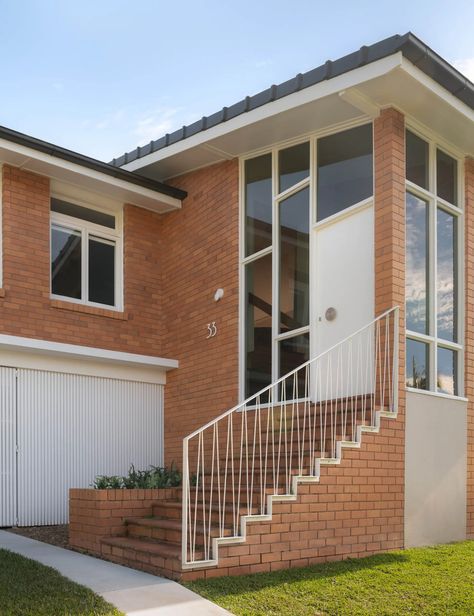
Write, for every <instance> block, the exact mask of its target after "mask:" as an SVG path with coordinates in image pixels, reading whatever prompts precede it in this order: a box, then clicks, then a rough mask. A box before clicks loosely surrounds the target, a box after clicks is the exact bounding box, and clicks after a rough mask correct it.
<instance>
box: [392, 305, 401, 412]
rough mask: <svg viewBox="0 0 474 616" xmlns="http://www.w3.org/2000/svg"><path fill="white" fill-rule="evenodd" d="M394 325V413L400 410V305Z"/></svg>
mask: <svg viewBox="0 0 474 616" xmlns="http://www.w3.org/2000/svg"><path fill="white" fill-rule="evenodd" d="M393 318H394V325H393V338H394V340H393V379H392V387H393V408H392V411H393V412H394V413H397V412H398V390H399V387H400V383H399V361H400V357H399V353H400V339H399V336H400V308H399V306H396V307H395V310H394V313H393Z"/></svg>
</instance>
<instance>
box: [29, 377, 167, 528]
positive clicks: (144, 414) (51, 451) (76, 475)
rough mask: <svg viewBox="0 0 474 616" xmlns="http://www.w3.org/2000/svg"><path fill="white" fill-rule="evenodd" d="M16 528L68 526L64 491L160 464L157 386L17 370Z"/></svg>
mask: <svg viewBox="0 0 474 616" xmlns="http://www.w3.org/2000/svg"><path fill="white" fill-rule="evenodd" d="M18 445H19V454H18V523H19V525H20V526H27V525H43V524H61V523H66V522H67V521H68V491H69V488H73V487H78V488H80V487H88V486H90V484H91V483H92V482H93V480H94V478H95V476H96V475H121V474H125V473H126V472H127V470H128V468H129V466H130V464H131V463H133V464H135V466H136V467H137V468H146V467H147V466H149V465H150V464H155V465H160V464H162V463H163V386H162V385H154V384H148V383H138V382H131V381H123V380H116V379H107V378H98V377H90V376H83V375H72V374H59V373H54V372H46V371H40V370H23V369H21V370H19V371H18Z"/></svg>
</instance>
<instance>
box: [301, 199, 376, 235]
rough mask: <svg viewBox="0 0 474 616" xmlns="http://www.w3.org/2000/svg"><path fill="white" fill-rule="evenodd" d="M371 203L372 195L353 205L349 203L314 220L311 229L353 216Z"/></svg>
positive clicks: (372, 201)
mask: <svg viewBox="0 0 474 616" xmlns="http://www.w3.org/2000/svg"><path fill="white" fill-rule="evenodd" d="M373 204H374V196H373V195H372V196H371V197H367V199H363V200H362V201H359V203H354V205H351V206H350V207H347V208H346V209H344V210H340V211H339V212H336V213H335V214H332V215H331V216H328V217H327V218H323V219H322V220H319V221H317V222H315V223H314V224H313V229H315V230H316V231H319V230H320V229H322V228H324V227H330V226H331V225H333V224H335V223H336V222H339V221H340V220H343V219H344V218H349V217H350V216H354V214H358V213H359V212H361V211H362V210H366V209H368V208H370V207H372V206H373Z"/></svg>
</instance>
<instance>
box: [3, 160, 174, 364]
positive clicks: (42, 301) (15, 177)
mask: <svg viewBox="0 0 474 616" xmlns="http://www.w3.org/2000/svg"><path fill="white" fill-rule="evenodd" d="M49 197H50V190H49V180H48V178H46V177H43V176H39V175H36V174H34V173H30V172H28V171H24V170H21V169H17V168H15V167H11V166H9V165H4V167H3V288H4V293H5V297H4V298H2V299H0V332H1V333H5V334H12V335H17V336H25V337H28V338H41V339H46V340H52V341H56V342H67V343H71V344H80V345H85V346H94V347H103V348H107V349H115V350H120V351H128V352H132V353H141V354H145V355H163V351H164V348H163V329H164V325H163V319H162V305H161V292H162V285H161V276H162V271H161V240H160V229H161V218H160V216H159V215H157V214H154V213H152V212H148V211H146V210H142V209H139V208H136V207H134V206H131V205H126V206H125V208H124V257H125V258H124V261H125V265H124V278H125V280H124V290H125V295H124V299H125V310H124V312H123V313H117V312H113V311H111V310H104V309H101V308H89V307H85V306H78V305H77V304H72V303H70V302H69V303H68V302H63V301H52V300H51V299H50V256H49V250H50V203H49Z"/></svg>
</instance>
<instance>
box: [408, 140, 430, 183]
mask: <svg viewBox="0 0 474 616" xmlns="http://www.w3.org/2000/svg"><path fill="white" fill-rule="evenodd" d="M428 157H429V148H428V144H427V143H426V141H423V139H420V137H418V136H417V135H414V134H413V133H410V131H409V130H407V131H406V176H407V180H410V182H413V183H414V184H418V186H421V187H422V188H426V189H427V188H428Z"/></svg>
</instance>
